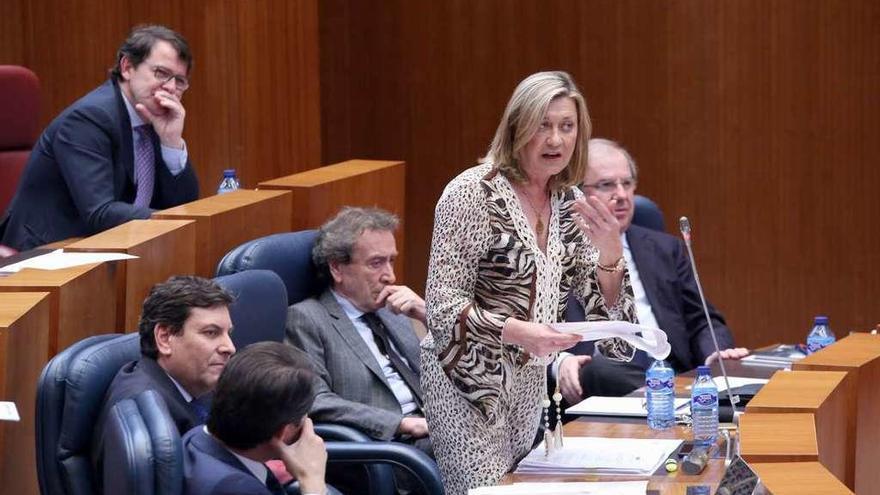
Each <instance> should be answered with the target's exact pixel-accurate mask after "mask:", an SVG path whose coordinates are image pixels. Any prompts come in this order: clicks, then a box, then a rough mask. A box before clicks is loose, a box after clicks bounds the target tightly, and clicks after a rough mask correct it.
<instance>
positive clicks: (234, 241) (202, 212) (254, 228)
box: [153, 189, 293, 277]
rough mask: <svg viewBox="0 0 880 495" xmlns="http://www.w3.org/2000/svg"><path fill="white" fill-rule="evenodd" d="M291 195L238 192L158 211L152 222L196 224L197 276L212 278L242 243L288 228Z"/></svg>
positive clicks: (249, 191) (279, 192)
mask: <svg viewBox="0 0 880 495" xmlns="http://www.w3.org/2000/svg"><path fill="white" fill-rule="evenodd" d="M292 196H293V194H292V193H291V192H290V191H252V190H247V189H240V190H238V191H234V192H231V193H226V194H218V195H216V196H211V197H208V198H204V199H200V200H198V201H193V202H192V203H187V204H184V205H180V206H177V207H174V208H170V209H167V210H162V211H157V212H156V213H154V214H153V218H156V219H166V220H194V221H195V222H196V253H195V257H196V273H197V274H198V275H201V276H202V277H213V276H214V273H215V271H216V269H217V263H218V262H219V261H220V259H221V258H223V256H224V255H225V254H226V253H227V252H228V251H229V250H230V249H232V248H234V247H236V246H238V245H239V244H242V243H243V242H246V241H249V240H251V239H256V238H258V237H263V236H266V235H269V234H276V233H279V232H287V231H288V230H290V225H291V221H292V220H291V206H292V205H291V201H292V200H291V197H292Z"/></svg>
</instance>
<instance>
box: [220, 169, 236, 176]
mask: <svg viewBox="0 0 880 495" xmlns="http://www.w3.org/2000/svg"><path fill="white" fill-rule="evenodd" d="M223 177H235V169H234V168H227V169H226V170H224V171H223Z"/></svg>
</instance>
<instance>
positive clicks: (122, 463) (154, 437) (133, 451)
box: [103, 390, 183, 495]
mask: <svg viewBox="0 0 880 495" xmlns="http://www.w3.org/2000/svg"><path fill="white" fill-rule="evenodd" d="M104 432H105V436H104V439H105V440H104V442H105V443H104V452H105V455H104V456H103V459H104V469H103V473H104V483H103V486H104V493H125V494H128V495H180V493H182V492H183V451H182V449H183V447H182V445H181V443H180V433H179V432H178V431H177V425H175V424H174V420H173V419H171V414H170V413H169V412H168V408H167V406H166V405H165V401H164V400H162V397H161V396H160V395H159V393H158V392H156V391H154V390H147V391H144V392H141V393H140V394H138V395H136V396H135V397H133V398H130V399H123V400H121V401H119V402H117V403H116V405H114V406H113V407H112V408H111V409H110V414H109V416H108V417H107V423H106V425H105V427H104Z"/></svg>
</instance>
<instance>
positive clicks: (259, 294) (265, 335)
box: [214, 270, 287, 350]
mask: <svg viewBox="0 0 880 495" xmlns="http://www.w3.org/2000/svg"><path fill="white" fill-rule="evenodd" d="M214 281H215V282H217V283H218V284H219V285H220V286H221V287H223V288H224V289H226V290H228V291H229V292H231V293H232V294H233V295H234V296H235V298H236V299H235V302H234V303H232V305H231V306H230V307H229V315H230V317H231V318H232V326H233V332H232V343H233V344H235V348H236V349H237V350H241V349H244V347H245V346H247V345H249V344H253V343H254V342H263V341H271V342H282V341H284V325H285V324H286V322H287V290H286V289H285V288H284V283H283V282H282V281H281V278H280V277H279V276H278V275H277V274H275V272H271V271H269V270H248V271H242V272H238V273H232V274H231V275H224V276H222V277H217V278H215V279H214Z"/></svg>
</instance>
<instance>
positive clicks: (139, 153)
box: [134, 125, 156, 208]
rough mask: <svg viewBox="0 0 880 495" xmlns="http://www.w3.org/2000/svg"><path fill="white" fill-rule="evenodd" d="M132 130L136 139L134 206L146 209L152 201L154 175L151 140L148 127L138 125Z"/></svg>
mask: <svg viewBox="0 0 880 495" xmlns="http://www.w3.org/2000/svg"><path fill="white" fill-rule="evenodd" d="M134 130H135V133H136V134H137V137H138V139H137V140H136V141H137V142H136V143H135V145H134V175H135V180H136V181H137V196H135V198H134V205H135V206H136V207H138V208H147V207H149V206H150V201H151V200H152V199H153V181H154V180H155V175H156V169H155V164H154V159H153V140H152V139H150V126H149V125H139V126H137V127H135V128H134Z"/></svg>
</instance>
